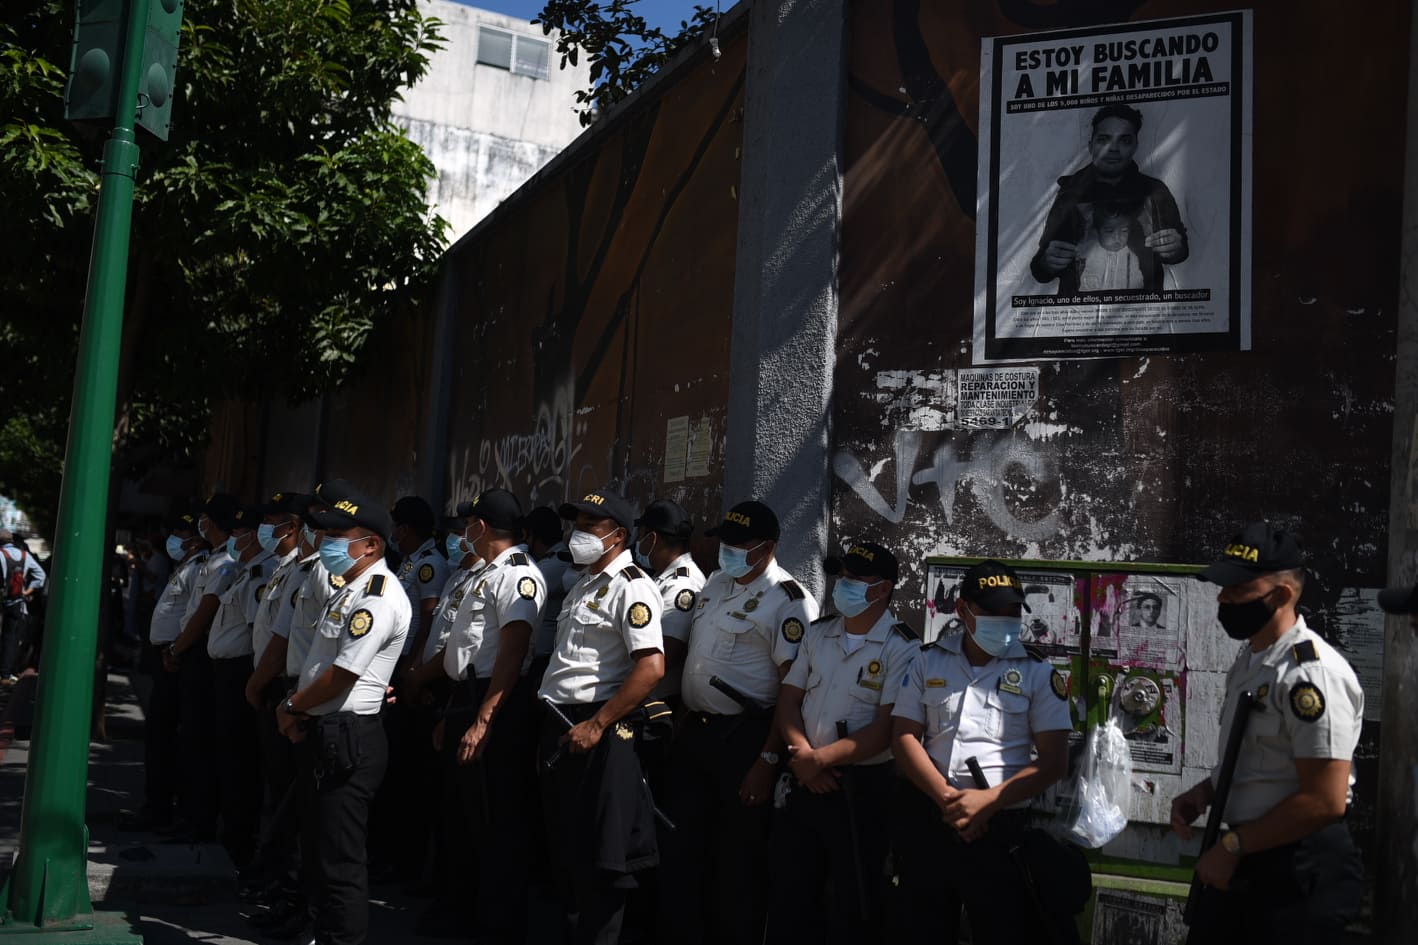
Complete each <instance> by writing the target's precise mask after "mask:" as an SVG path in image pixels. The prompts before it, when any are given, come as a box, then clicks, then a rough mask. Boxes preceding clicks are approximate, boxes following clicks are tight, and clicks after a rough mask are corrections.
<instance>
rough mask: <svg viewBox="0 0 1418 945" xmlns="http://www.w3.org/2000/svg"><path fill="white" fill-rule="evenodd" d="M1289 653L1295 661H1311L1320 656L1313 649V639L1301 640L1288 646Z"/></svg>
mask: <svg viewBox="0 0 1418 945" xmlns="http://www.w3.org/2000/svg"><path fill="white" fill-rule="evenodd" d="M1290 655H1291V656H1293V657H1295V662H1297V663H1313V662H1314V661H1315V660H1317V659H1319V658H1320V655H1319V653H1318V652H1316V651H1315V641H1314V640H1301V641H1300V642H1299V643H1296V644H1295V645H1294V646H1292V647H1291V648H1290Z"/></svg>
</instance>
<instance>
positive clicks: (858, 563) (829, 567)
mask: <svg viewBox="0 0 1418 945" xmlns="http://www.w3.org/2000/svg"><path fill="white" fill-rule="evenodd" d="M822 570H824V571H826V572H827V573H828V574H841V573H842V572H843V571H851V572H852V573H853V574H855V575H856V576H857V577H879V578H882V579H883V580H887V581H890V582H891V583H892V584H895V583H896V579H897V576H898V574H899V571H898V568H897V564H896V556H895V555H894V554H892V553H891V552H889V551H887V550H886V549H885V548H883V547H882V546H881V545H878V544H877V543H876V542H873V541H863V542H858V543H857V544H855V545H853V546H852V547H851V549H850V550H849V551H848V552H847V553H846V554H844V555H842V556H841V557H832V558H825V559H823V562H822Z"/></svg>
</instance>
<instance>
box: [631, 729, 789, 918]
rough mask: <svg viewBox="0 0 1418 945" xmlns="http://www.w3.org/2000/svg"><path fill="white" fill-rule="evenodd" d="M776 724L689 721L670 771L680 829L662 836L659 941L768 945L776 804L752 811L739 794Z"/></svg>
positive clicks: (667, 796)
mask: <svg viewBox="0 0 1418 945" xmlns="http://www.w3.org/2000/svg"><path fill="white" fill-rule="evenodd" d="M771 725H772V719H771V718H770V717H767V716H764V717H762V718H748V717H746V716H742V715H706V714H704V713H700V712H691V713H689V714H688V715H686V716H685V717H684V720H683V722H682V724H681V726H680V730H679V732H678V734H677V735H676V736H675V740H674V744H673V745H672V746H671V748H670V754H669V762H668V764H667V765H666V766H665V772H664V783H665V792H664V795H663V798H664V800H663V806H664V808H665V813H666V814H667V815H669V818H670V820H671V821H673V823H674V825H675V829H674V830H673V831H669V830H663V831H661V833H660V853H661V866H660V871H659V875H658V877H657V878H656V880H657V881H656V888H657V890H658V906H659V916H658V923H657V925H658V929H659V935H658V940H659V941H661V942H679V943H684V945H701V943H704V942H712V943H715V945H719V943H722V945H759V943H760V942H762V940H763V923H764V917H765V915H766V913H767V909H768V863H769V858H768V855H767V853H768V842H769V837H770V830H771V825H772V815H773V806H772V804H771V799H770V803H768V804H765V805H763V806H761V807H745V806H744V805H743V803H742V802H741V801H740V800H739V796H738V792H739V785H740V784H742V783H743V779H744V776H745V775H746V774H748V771H749V769H750V768H751V767H752V766H753V764H754V762H755V761H756V760H757V759H758V753H759V752H760V751H762V749H763V742H764V740H765V739H766V738H767V735H768V729H769V728H770V727H771ZM730 903H732V904H733V906H732V908H727V905H728V904H730Z"/></svg>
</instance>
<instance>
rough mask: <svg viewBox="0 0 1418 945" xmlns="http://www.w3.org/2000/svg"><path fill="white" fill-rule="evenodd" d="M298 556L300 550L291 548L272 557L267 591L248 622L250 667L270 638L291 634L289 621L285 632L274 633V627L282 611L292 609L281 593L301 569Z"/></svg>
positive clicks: (288, 599) (255, 661)
mask: <svg viewBox="0 0 1418 945" xmlns="http://www.w3.org/2000/svg"><path fill="white" fill-rule="evenodd" d="M299 555H300V549H299V548H292V549H291V550H290V551H288V552H287V553H286V554H285V555H284V556H281V557H275V558H274V561H275V570H274V571H272V572H271V576H270V578H268V579H267V581H266V588H265V590H263V591H262V592H261V602H260V603H259V604H257V605H256V617H255V619H253V620H252V621H251V663H252V666H253V667H255V666H257V665H259V664H260V662H261V657H262V656H263V655H264V654H265V652H266V647H267V646H269V645H270V643H271V638H272V637H277V636H279V637H285V636H286V635H288V634H289V633H290V623H289V621H287V622H286V624H285V631H286V632H285V633H277V632H276V624H277V623H278V621H279V620H280V618H281V614H282V612H283V611H288V610H290V608H291V595H290V594H288V593H286V592H284V591H282V588H287V589H289V588H290V586H291V585H293V584H294V583H295V579H294V578H292V577H291V575H292V574H299V573H300V571H299V570H297V569H298V568H299V567H300V558H299Z"/></svg>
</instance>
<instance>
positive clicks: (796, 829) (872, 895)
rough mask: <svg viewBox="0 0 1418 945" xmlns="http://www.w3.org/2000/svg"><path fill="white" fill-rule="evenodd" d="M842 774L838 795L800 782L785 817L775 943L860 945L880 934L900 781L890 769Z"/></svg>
mask: <svg viewBox="0 0 1418 945" xmlns="http://www.w3.org/2000/svg"><path fill="white" fill-rule="evenodd" d="M839 773H840V775H841V781H840V785H841V786H840V787H839V788H838V790H836V791H834V792H832V793H831V794H813V793H812V792H811V791H809V790H808V789H807V788H805V787H803V786H802V785H800V784H797V783H794V785H793V790H792V792H791V793H790V794H789V795H788V803H787V806H786V807H784V808H783V809H782V810H781V811H779V812H778V817H777V818H776V822H775V823H774V830H773V864H774V867H773V889H772V898H771V900H770V902H769V907H768V934H767V936H766V937H765V938H764V941H765V942H767V943H769V945H799V943H801V945H809V943H814V945H816V943H822V942H827V943H829V945H848V943H853V945H856V943H861V942H874V941H877V940H878V938H879V937H880V935H881V925H882V923H881V914H882V900H883V897H884V894H885V891H886V856H887V851H888V847H889V844H888V840H887V802H888V801H889V800H890V797H891V788H892V784H893V782H894V781H895V775H894V773H893V769H892V765H891V764H890V763H886V764H879V765H851V766H848V767H846V768H842V769H839ZM853 818H855V823H856V831H855V833H856V843H855V844H853V842H852V840H853V838H852V833H853V830H852V827H851V823H852V819H853ZM824 895H825V896H826V900H825V902H824Z"/></svg>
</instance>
